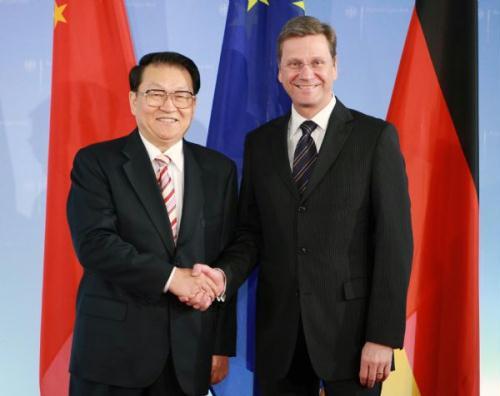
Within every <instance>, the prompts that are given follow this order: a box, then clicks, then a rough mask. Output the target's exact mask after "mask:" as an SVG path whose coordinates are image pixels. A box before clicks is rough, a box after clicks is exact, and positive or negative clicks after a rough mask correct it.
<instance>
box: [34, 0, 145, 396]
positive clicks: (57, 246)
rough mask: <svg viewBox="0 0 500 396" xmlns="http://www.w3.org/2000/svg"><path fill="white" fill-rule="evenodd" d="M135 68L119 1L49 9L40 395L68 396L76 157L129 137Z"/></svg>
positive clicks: (77, 271)
mask: <svg viewBox="0 0 500 396" xmlns="http://www.w3.org/2000/svg"><path fill="white" fill-rule="evenodd" d="M134 64H135V60H134V53H133V47H132V42H131V39H130V32H129V27H128V21H127V16H126V11H125V8H124V5H123V2H122V1H121V0H113V1H104V0H101V1H99V0H87V1H81V0H80V1H78V0H64V1H63V0H60V1H58V2H57V3H55V8H54V44H53V62H52V102H51V116H50V144H49V161H48V185H47V211H46V228H45V257H44V279H43V306H42V328H41V342H40V392H41V395H42V396H59V395H61V396H62V395H67V392H68V378H69V377H68V360H69V353H70V347H71V336H72V331H73V321H74V316H75V298H76V291H77V287H78V283H79V280H80V276H81V268H80V266H79V264H78V261H77V258H76V256H75V254H74V252H73V246H72V243H71V238H70V234H69V228H68V225H67V222H66V199H67V195H68V191H69V185H70V170H71V166H72V161H73V157H74V155H75V153H76V151H77V150H78V149H79V148H80V147H82V146H85V145H88V144H90V143H93V142H96V141H100V140H106V139H111V138H114V137H117V136H120V135H123V134H125V133H127V132H129V131H130V130H131V129H132V128H133V127H134V125H135V123H134V119H133V118H132V116H131V114H130V110H129V104H128V91H129V88H128V80H127V78H128V71H129V70H130V68H131V67H132V66H133V65H134Z"/></svg>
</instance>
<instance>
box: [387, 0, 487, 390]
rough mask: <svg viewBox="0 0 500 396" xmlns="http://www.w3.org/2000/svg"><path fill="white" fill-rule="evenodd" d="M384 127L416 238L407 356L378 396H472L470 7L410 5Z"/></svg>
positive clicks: (474, 265)
mask: <svg viewBox="0 0 500 396" xmlns="http://www.w3.org/2000/svg"><path fill="white" fill-rule="evenodd" d="M388 119H389V120H390V121H391V122H393V123H394V124H395V125H396V126H397V128H398V130H399V133H400V140H401V148H402V150H403V154H404V156H405V159H406V165H407V171H408V179H409V186H410V196H411V202H412V220H413V231H414V238H415V255H414V259H413V269H412V278H411V281H410V289H409V295H408V308H407V326H406V328H407V330H406V338H405V344H404V350H403V351H402V352H398V353H397V355H396V368H397V371H396V374H395V375H393V376H391V378H389V380H388V381H387V383H386V384H385V385H384V395H386V396H391V395H403V396H406V395H464V396H477V395H479V315H478V211H479V199H478V171H479V168H478V103H477V1H474V0H470V1H465V0H460V1H457V0H417V1H416V5H415V10H414V12H413V16H412V19H411V22H410V28H409V31H408V36H407V38H406V43H405V47H404V50H403V55H402V59H401V64H400V66H399V72H398V76H397V80H396V85H395V87H394V92H393V95H392V101H391V105H390V109H389V113H388Z"/></svg>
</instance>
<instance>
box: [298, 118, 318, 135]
mask: <svg viewBox="0 0 500 396" xmlns="http://www.w3.org/2000/svg"><path fill="white" fill-rule="evenodd" d="M317 126H318V125H317V124H316V123H315V122H314V121H311V120H307V121H304V122H303V123H302V124H300V129H301V130H302V134H303V135H309V136H311V133H313V131H314V130H315V129H316V127H317Z"/></svg>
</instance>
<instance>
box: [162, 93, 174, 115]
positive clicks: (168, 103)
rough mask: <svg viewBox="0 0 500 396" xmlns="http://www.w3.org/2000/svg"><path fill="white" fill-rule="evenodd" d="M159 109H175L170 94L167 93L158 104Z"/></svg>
mask: <svg viewBox="0 0 500 396" xmlns="http://www.w3.org/2000/svg"><path fill="white" fill-rule="evenodd" d="M160 109H162V110H163V111H176V110H177V107H175V105H174V100H173V98H172V95H167V97H166V98H165V100H164V101H163V104H162V105H161V106H160Z"/></svg>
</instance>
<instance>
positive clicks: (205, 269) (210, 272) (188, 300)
mask: <svg viewBox="0 0 500 396" xmlns="http://www.w3.org/2000/svg"><path fill="white" fill-rule="evenodd" d="M192 276H195V277H196V276H205V277H207V278H208V279H210V280H211V281H212V282H213V284H214V285H215V289H212V290H214V293H215V297H218V296H220V295H221V294H222V293H223V292H224V287H225V276H224V272H222V271H220V270H218V269H215V268H212V267H210V266H208V265H206V264H201V263H197V264H195V265H194V267H193V272H192ZM179 300H180V301H182V302H183V303H185V304H187V305H189V306H191V307H193V308H195V309H202V308H203V307H205V306H206V296H205V295H204V293H203V292H201V291H200V292H198V293H196V294H195V295H191V296H187V295H180V296H179ZM212 301H213V298H212ZM210 302H211V301H210ZM209 306H210V304H209ZM206 308H208V306H207V307H206ZM206 308H205V309H206Z"/></svg>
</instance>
